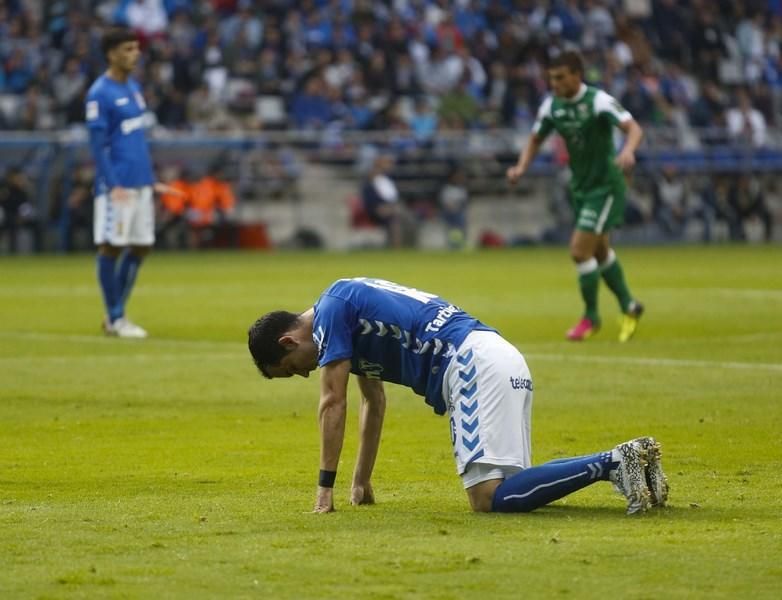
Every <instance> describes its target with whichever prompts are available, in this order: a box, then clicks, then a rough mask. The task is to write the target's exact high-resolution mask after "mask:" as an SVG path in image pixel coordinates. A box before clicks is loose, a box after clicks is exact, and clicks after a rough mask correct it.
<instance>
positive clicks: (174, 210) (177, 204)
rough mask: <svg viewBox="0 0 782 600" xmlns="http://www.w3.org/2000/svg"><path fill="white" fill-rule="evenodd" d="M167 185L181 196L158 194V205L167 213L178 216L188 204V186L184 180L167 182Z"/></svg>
mask: <svg viewBox="0 0 782 600" xmlns="http://www.w3.org/2000/svg"><path fill="white" fill-rule="evenodd" d="M167 185H169V186H171V187H172V188H174V189H175V190H177V191H178V192H180V193H182V194H183V195H182V196H180V195H178V194H160V203H161V204H162V205H163V208H164V209H165V211H166V212H167V213H170V214H172V215H176V216H180V215H182V214H184V212H185V209H186V208H187V205H188V204H189V202H190V184H189V183H188V182H187V181H185V180H184V179H175V180H174V181H169V182H167Z"/></svg>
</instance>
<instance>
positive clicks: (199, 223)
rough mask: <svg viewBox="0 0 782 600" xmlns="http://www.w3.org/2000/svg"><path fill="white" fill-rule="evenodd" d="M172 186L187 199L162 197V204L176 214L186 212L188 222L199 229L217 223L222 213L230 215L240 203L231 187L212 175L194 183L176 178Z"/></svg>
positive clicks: (175, 196)
mask: <svg viewBox="0 0 782 600" xmlns="http://www.w3.org/2000/svg"><path fill="white" fill-rule="evenodd" d="M168 185H170V186H171V187H172V188H175V189H176V190H178V191H180V192H182V193H183V194H184V196H179V195H176V194H161V195H160V202H161V203H162V205H163V208H164V209H165V210H166V212H168V213H170V214H172V215H182V214H185V213H186V214H187V220H188V222H189V223H190V224H191V225H194V226H196V227H205V226H208V225H211V224H213V223H214V222H215V214H216V212H217V211H218V210H219V211H221V212H223V213H228V212H230V211H231V210H232V209H233V207H234V205H235V204H236V199H235V198H234V194H233V190H231V185H230V184H229V183H228V182H225V181H221V180H220V179H217V178H216V177H212V176H211V175H207V176H206V177H203V178H202V179H199V180H198V181H194V182H192V183H191V182H188V181H185V180H184V179H176V180H174V181H170V182H168Z"/></svg>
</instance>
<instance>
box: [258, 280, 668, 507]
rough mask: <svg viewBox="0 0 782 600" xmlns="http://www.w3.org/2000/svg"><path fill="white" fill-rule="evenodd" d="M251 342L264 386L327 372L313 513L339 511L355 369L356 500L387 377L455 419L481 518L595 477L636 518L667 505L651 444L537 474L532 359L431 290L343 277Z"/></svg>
mask: <svg viewBox="0 0 782 600" xmlns="http://www.w3.org/2000/svg"><path fill="white" fill-rule="evenodd" d="M248 346H249V349H250V353H251V354H252V357H253V360H254V361H255V365H256V366H257V367H258V369H259V370H260V372H261V373H262V374H263V375H264V376H265V377H267V378H273V377H292V376H293V375H300V376H302V377H308V376H309V374H310V372H312V371H313V370H315V369H316V368H317V367H320V368H321V374H320V406H319V412H318V416H319V423H320V434H321V447H320V475H319V479H318V490H317V497H316V500H315V512H330V511H332V510H333V509H334V500H333V487H334V481H335V479H336V471H337V465H338V464H339V456H340V453H341V451H342V442H343V439H344V435H345V415H346V407H347V384H348V377H349V374H350V373H353V374H354V375H356V376H357V379H358V387H359V390H360V392H361V397H362V402H361V408H360V412H359V430H360V434H359V435H360V438H359V446H358V456H357V459H356V467H355V470H354V472H353V483H352V487H351V494H350V501H351V503H352V504H371V503H373V502H374V492H373V489H372V481H371V479H372V470H373V468H374V464H375V458H376V457H377V451H378V447H379V445H380V432H381V429H382V427H383V417H384V415H385V407H386V396H385V391H384V388H383V382H384V381H388V382H390V383H399V384H402V385H405V386H407V387H410V388H412V389H413V391H415V392H416V393H417V394H420V395H422V396H424V398H425V401H426V403H427V404H429V405H430V406H431V407H432V408H433V409H434V412H435V413H437V414H438V415H443V414H446V413H447V414H448V416H449V418H450V432H451V444H452V446H453V452H454V457H455V459H456V470H457V473H458V474H459V475H460V476H461V478H462V482H463V484H464V487H465V489H466V491H467V497H468V498H469V501H470V505H471V506H472V509H473V510H475V511H480V512H489V511H497V512H527V511H531V510H534V509H536V508H538V507H540V506H543V505H545V504H548V503H549V502H552V501H554V500H557V499H558V498H562V497H563V496H566V495H568V494H570V493H572V492H575V491H576V490H579V489H581V488H583V487H586V486H588V485H591V484H592V483H594V482H596V481H610V482H612V483H613V484H614V485H615V486H616V488H617V490H619V491H620V492H621V493H622V494H624V496H625V497H626V498H627V512H628V514H633V513H638V512H643V511H645V510H646V509H647V508H648V507H649V506H654V505H657V506H663V505H665V502H666V500H667V497H668V484H667V482H666V479H665V475H664V473H663V471H662V467H661V464H660V451H659V448H660V447H659V444H658V443H657V442H656V441H655V440H654V438H651V437H643V438H637V439H634V440H630V441H629V442H625V443H623V444H619V445H618V446H616V447H615V448H613V449H611V450H607V451H605V452H598V453H596V454H591V455H587V456H579V457H574V458H568V459H562V460H555V461H551V462H548V463H545V464H542V465H539V466H536V467H533V466H531V465H532V463H531V455H532V452H531V444H530V441H531V437H530V430H531V415H532V389H533V385H532V378H531V376H530V372H529V369H528V368H527V364H526V362H525V361H524V357H523V356H522V355H521V354H520V353H519V351H518V350H516V348H515V347H514V346H512V345H511V344H510V343H509V342H507V341H506V340H505V339H503V338H502V337H501V336H500V335H499V334H498V333H497V332H496V331H495V330H494V329H492V328H491V327H488V326H487V325H484V324H483V323H481V322H480V321H479V320H477V319H475V318H474V317H472V316H470V315H469V314H467V313H466V312H464V311H463V310H461V309H460V308H458V307H457V306H454V305H453V304H450V303H449V302H447V301H446V300H443V299H442V298H439V297H438V296H435V295H434V294H429V293H426V292H422V291H420V290H417V289H414V288H408V287H404V286H401V285H398V284H396V283H392V282H390V281H385V280H382V279H369V278H364V277H360V278H356V279H340V280H339V281H336V282H335V283H334V284H332V285H331V287H329V288H328V289H327V290H326V291H325V292H323V294H321V296H320V298H319V299H318V301H317V302H316V303H315V305H314V306H313V307H312V308H310V309H308V310H306V311H304V312H303V313H300V314H296V313H291V312H287V311H274V312H270V313H268V314H266V315H265V316H263V317H262V318H260V319H259V320H258V321H256V322H255V324H253V325H252V327H251V328H250V330H249V332H248Z"/></svg>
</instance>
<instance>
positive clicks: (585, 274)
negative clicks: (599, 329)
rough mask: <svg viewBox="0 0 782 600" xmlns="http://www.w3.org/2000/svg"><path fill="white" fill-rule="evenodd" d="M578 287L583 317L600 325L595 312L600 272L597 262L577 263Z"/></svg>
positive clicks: (594, 260)
mask: <svg viewBox="0 0 782 600" xmlns="http://www.w3.org/2000/svg"><path fill="white" fill-rule="evenodd" d="M576 269H578V287H579V288H581V297H582V298H583V299H584V306H585V310H584V316H585V317H586V318H587V319H589V320H590V321H592V323H594V324H595V325H599V324H600V315H599V314H598V312H597V289H598V286H599V285H600V271H599V270H598V267H597V260H596V259H594V258H590V259H589V260H587V261H585V262H582V263H578V264H577V265H576Z"/></svg>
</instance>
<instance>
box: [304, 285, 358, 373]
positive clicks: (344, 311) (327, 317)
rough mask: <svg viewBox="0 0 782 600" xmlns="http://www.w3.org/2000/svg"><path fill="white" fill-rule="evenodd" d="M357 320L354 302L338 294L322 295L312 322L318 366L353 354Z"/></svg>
mask: <svg viewBox="0 0 782 600" xmlns="http://www.w3.org/2000/svg"><path fill="white" fill-rule="evenodd" d="M355 322H356V311H355V308H354V307H353V305H352V304H350V303H349V302H346V301H345V300H343V299H342V298H338V297H336V296H329V295H324V296H321V297H320V299H319V300H318V303H317V304H316V305H315V318H314V319H313V322H312V339H313V341H314V342H315V345H316V346H317V347H318V366H320V367H323V366H325V365H327V364H329V363H331V362H334V361H335V360H342V359H343V358H351V357H352V356H353V340H352V337H353V329H354V325H355Z"/></svg>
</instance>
